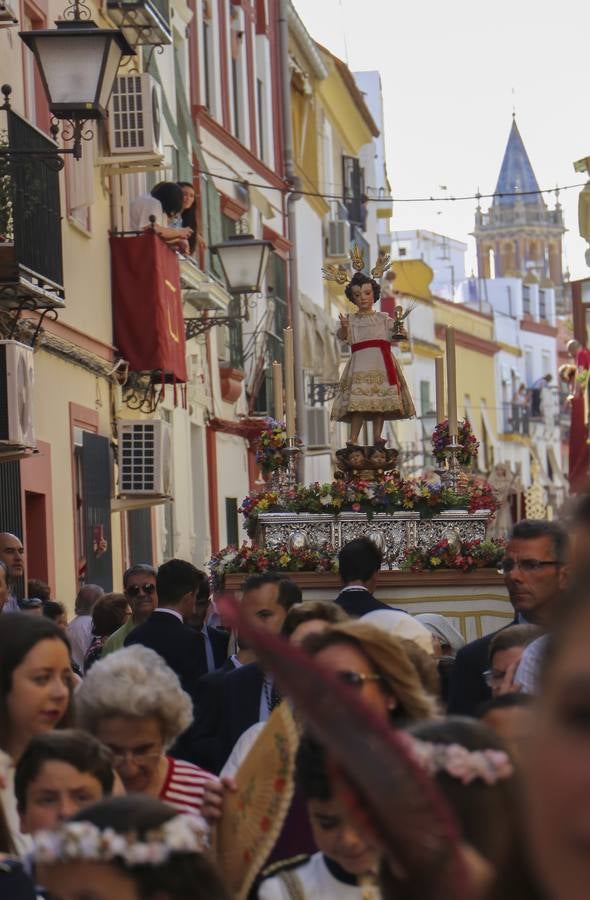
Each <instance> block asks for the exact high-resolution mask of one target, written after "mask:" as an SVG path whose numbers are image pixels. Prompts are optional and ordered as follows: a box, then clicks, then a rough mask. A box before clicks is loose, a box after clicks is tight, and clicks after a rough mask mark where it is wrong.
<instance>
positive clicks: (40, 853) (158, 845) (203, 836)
mask: <svg viewBox="0 0 590 900" xmlns="http://www.w3.org/2000/svg"><path fill="white" fill-rule="evenodd" d="M208 836H209V829H208V826H207V823H206V822H205V820H204V819H203V818H202V817H201V816H197V815H194V814H191V815H189V814H182V815H179V816H174V818H172V819H169V820H168V821H167V822H164V824H163V825H161V826H160V827H159V828H154V829H152V830H150V831H148V832H146V835H145V837H144V838H143V839H141V840H140V839H139V838H138V836H137V833H136V832H133V831H130V832H127V833H126V834H121V833H120V832H118V831H115V830H114V828H99V827H98V826H97V825H94V824H93V823H92V822H66V824H65V825H63V826H62V827H61V828H60V829H59V830H58V831H40V832H38V833H37V834H36V835H35V836H34V839H33V840H34V845H35V850H34V856H35V861H36V862H37V863H57V862H69V861H72V860H88V861H92V862H111V861H112V860H120V861H121V862H123V863H124V864H125V865H126V866H129V867H130V868H132V867H133V866H159V865H161V864H162V863H165V862H167V861H168V860H169V859H170V857H171V856H172V855H173V854H175V853H203V852H204V851H205V850H207V849H208V846H209V840H208Z"/></svg>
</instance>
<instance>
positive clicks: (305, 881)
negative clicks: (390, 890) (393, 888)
mask: <svg viewBox="0 0 590 900" xmlns="http://www.w3.org/2000/svg"><path fill="white" fill-rule="evenodd" d="M289 878H291V879H293V880H294V882H295V884H296V885H298V887H299V891H298V892H296V890H295V891H292V890H291V889H290V887H289V884H288V880H289ZM294 897H297V898H301V900H320V898H321V900H381V891H380V890H379V888H378V887H377V886H367V887H358V886H357V885H354V884H346V883H345V882H344V881H340V880H339V879H337V878H335V877H334V876H333V875H332V873H331V872H330V870H329V869H328V867H327V865H326V863H325V861H324V856H323V854H322V853H314V855H313V856H311V857H310V858H309V859H308V860H307V862H304V863H302V864H301V865H300V866H295V867H293V868H292V869H288V870H286V871H285V872H283V873H280V874H278V875H272V876H271V877H270V878H266V879H265V880H264V881H263V882H262V884H261V885H260V887H259V888H258V900H293V898H294Z"/></svg>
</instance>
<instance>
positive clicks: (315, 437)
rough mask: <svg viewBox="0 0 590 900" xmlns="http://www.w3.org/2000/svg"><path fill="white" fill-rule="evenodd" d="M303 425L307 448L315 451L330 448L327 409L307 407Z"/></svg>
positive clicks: (323, 407)
mask: <svg viewBox="0 0 590 900" xmlns="http://www.w3.org/2000/svg"><path fill="white" fill-rule="evenodd" d="M305 424H306V426H307V429H306V430H307V446H308V447H310V448H312V447H313V448H315V449H317V448H320V447H329V446H330V419H329V412H328V409H327V407H325V406H307V407H306V408H305Z"/></svg>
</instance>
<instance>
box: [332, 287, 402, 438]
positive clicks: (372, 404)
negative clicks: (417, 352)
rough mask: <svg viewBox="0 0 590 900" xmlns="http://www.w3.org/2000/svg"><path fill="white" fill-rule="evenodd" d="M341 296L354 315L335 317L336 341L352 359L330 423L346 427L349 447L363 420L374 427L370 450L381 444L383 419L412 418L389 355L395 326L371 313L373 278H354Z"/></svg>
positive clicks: (397, 368)
mask: <svg viewBox="0 0 590 900" xmlns="http://www.w3.org/2000/svg"><path fill="white" fill-rule="evenodd" d="M344 293H345V294H346V296H347V297H348V299H349V300H350V301H351V303H354V304H355V306H356V307H357V310H358V311H357V312H356V313H355V314H354V315H352V316H343V315H341V316H340V328H339V329H338V332H337V335H338V337H339V338H340V340H342V341H345V342H346V343H347V344H350V346H351V350H352V355H351V357H350V359H349V361H348V363H347V364H346V367H345V369H344V372H343V373H342V377H341V379H340V384H339V386H338V393H337V394H336V397H335V399H334V404H333V406H332V416H331V417H332V419H335V420H336V421H337V422H350V423H351V434H350V441H349V443H351V444H357V443H358V439H359V435H360V433H361V428H362V426H363V422H364V421H365V420H368V421H372V422H373V436H374V442H375V444H379V443H384V441H383V439H382V437H381V432H382V431H383V425H384V424H385V420H386V419H410V418H412V416H415V415H416V410H415V408H414V404H413V402H412V398H411V396H410V392H409V390H408V386H407V384H406V380H405V378H404V376H403V373H402V370H401V367H400V366H399V365H398V363H397V361H396V360H395V357H394V356H393V354H392V352H391V340H392V337H393V335H394V326H395V320H394V319H392V318H391V316H388V315H387V313H382V312H375V311H374V309H373V304H374V303H376V301H377V300H378V299H379V296H380V293H381V288H380V287H379V284H378V282H377V281H375V279H374V278H370V277H369V276H368V275H364V274H363V273H362V272H356V274H355V275H354V276H353V277H352V279H351V281H350V282H349V284H348V285H347V286H346V288H345V290H344Z"/></svg>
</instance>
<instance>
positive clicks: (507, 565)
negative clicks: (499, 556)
mask: <svg viewBox="0 0 590 900" xmlns="http://www.w3.org/2000/svg"><path fill="white" fill-rule="evenodd" d="M560 565H561V563H560V562H559V560H558V559H511V558H510V557H509V556H508V557H506V559H503V560H502V561H501V562H500V563H499V564H498V572H499V573H500V575H508V573H509V572H512V570H513V569H515V568H516V567H517V566H518V568H519V569H520V571H521V572H537V571H538V570H539V569H541V568H543V567H544V566H560Z"/></svg>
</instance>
